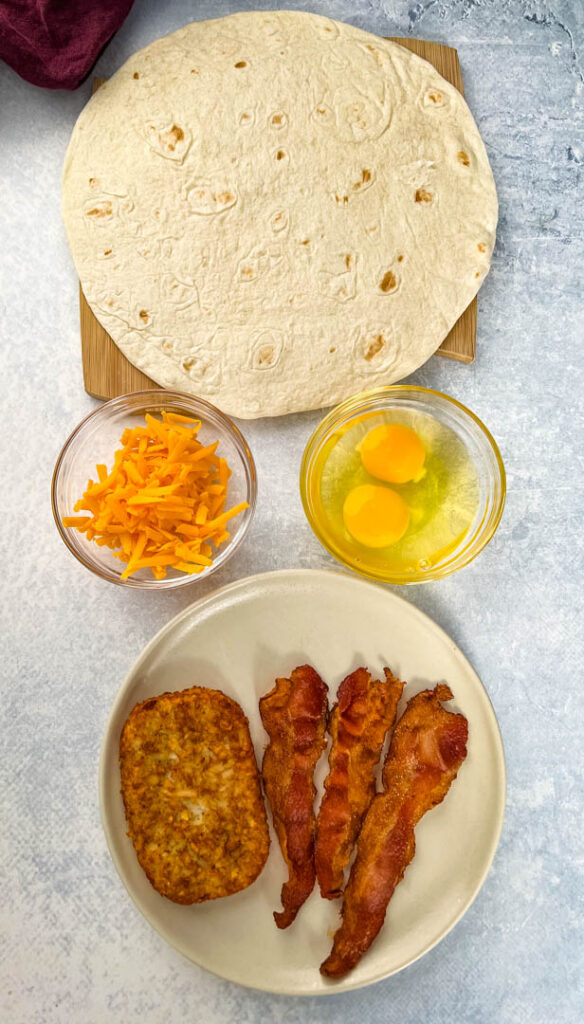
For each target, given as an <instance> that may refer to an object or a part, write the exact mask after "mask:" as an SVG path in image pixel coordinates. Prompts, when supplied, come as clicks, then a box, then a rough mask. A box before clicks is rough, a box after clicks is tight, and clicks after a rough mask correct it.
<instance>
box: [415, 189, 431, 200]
mask: <svg viewBox="0 0 584 1024" xmlns="http://www.w3.org/2000/svg"><path fill="white" fill-rule="evenodd" d="M415 200H416V202H417V203H431V202H432V193H431V192H428V191H427V189H425V188H418V189H416V196H415Z"/></svg>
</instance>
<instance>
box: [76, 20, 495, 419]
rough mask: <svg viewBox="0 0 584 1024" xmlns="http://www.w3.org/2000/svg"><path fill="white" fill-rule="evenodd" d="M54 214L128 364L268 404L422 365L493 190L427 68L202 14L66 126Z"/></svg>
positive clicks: (329, 27)
mask: <svg viewBox="0 0 584 1024" xmlns="http://www.w3.org/2000/svg"><path fill="white" fill-rule="evenodd" d="M63 212H64V219H65V224H66V228H67V232H68V235H69V241H70V244H71V249H72V251H73V258H74V260H75V264H76V267H77V270H78V272H79V277H80V279H81V284H82V287H83V291H84V292H85V296H86V298H87V300H88V302H89V304H90V306H91V308H92V309H93V311H94V313H95V315H96V316H97V318H98V319H99V320H100V321H101V323H102V324H103V325H104V327H105V328H106V330H107V331H108V332H109V334H110V335H111V336H112V338H113V339H114V341H115V342H116V344H117V345H118V346H119V348H120V349H121V350H122V352H124V354H125V355H126V356H127V357H128V359H129V360H130V361H131V362H132V363H133V364H134V365H135V366H137V367H139V368H140V369H141V370H143V371H144V372H145V373H147V374H149V375H150V376H151V377H153V378H154V380H156V381H158V382H159V383H160V384H162V385H164V386H166V387H172V388H178V389H181V390H183V391H189V392H192V393H194V394H197V395H200V396H202V397H204V398H208V399H210V400H211V401H212V402H214V403H215V404H216V405H218V406H220V407H221V408H222V409H223V410H225V411H226V412H228V413H231V414H233V415H236V416H242V417H256V416H267V415H278V414H281V413H287V412H294V411H299V410H302V409H312V408H318V407H321V406H324V405H330V404H332V403H334V402H337V401H340V400H341V399H343V398H345V397H347V396H348V395H350V394H352V393H353V392H355V391H358V390H361V389H363V388H369V387H374V386H376V385H379V384H382V383H387V384H388V383H391V382H392V381H395V380H398V379H400V378H401V377H404V376H406V375H407V374H408V373H411V372H412V371H413V370H415V369H416V367H418V366H420V365H421V364H422V363H423V362H425V360H426V359H428V357H429V356H430V355H431V354H432V353H433V352H434V351H435V350H436V348H437V347H438V346H439V345H440V343H441V342H442V340H443V339H444V337H445V336H446V334H447V333H448V331H449V330H450V328H451V327H452V326H453V324H454V323H455V322H456V320H457V319H458V317H459V316H460V315H461V313H462V312H463V310H464V309H465V308H466V306H467V305H468V304H469V302H470V301H471V299H472V298H473V296H474V295H475V294H476V292H477V290H478V288H479V287H480V285H481V283H482V281H483V279H484V277H485V275H486V273H487V270H488V267H489V260H490V256H491V252H492V248H493V244H494V236H495V227H496V222H497V198H496V192H495V186H494V182H493V176H492V174H491V169H490V167H489V163H488V160H487V156H486V153H485V149H484V146H483V143H482V141H481V138H480V136H479V132H478V129H477V127H476V124H475V122H474V120H473V118H472V115H471V114H470V111H469V109H468V107H467V105H466V103H465V102H464V100H463V98H462V96H461V95H460V93H459V92H458V91H457V90H456V89H455V88H454V87H453V86H451V85H449V84H448V83H447V82H446V81H445V80H444V79H443V78H441V77H440V75H438V73H437V72H436V71H435V70H434V68H433V67H432V66H431V65H430V64H428V63H427V62H426V61H424V60H421V59H420V58H419V57H416V56H414V55H413V54H411V53H409V52H408V51H407V50H405V49H403V48H402V47H400V46H397V45H395V44H393V43H389V42H386V41H384V40H382V39H378V38H377V37H376V36H372V35H370V34H368V33H366V32H362V31H360V30H359V29H356V28H353V27H352V26H350V25H343V24H340V23H338V22H335V21H330V20H329V19H326V18H321V17H317V16H316V15H312V14H300V13H292V12H289V11H280V12H269V13H259V12H258V13H247V14H235V15H231V16H230V17H227V18H222V19H218V20H216V21H204V22H195V23H194V24H191V25H187V26H186V27H185V28H183V29H181V30H180V31H178V32H175V33H174V34H173V35H170V36H167V37H166V38H164V39H159V40H158V41H157V42H155V43H152V44H151V45H150V46H147V47H146V48H145V49H144V50H141V51H140V52H139V53H137V54H135V56H134V57H132V58H131V59H130V60H129V61H128V62H127V63H126V64H124V66H123V67H122V68H121V69H120V70H119V71H118V72H117V74H116V75H114V76H113V78H112V79H111V80H110V81H109V82H107V84H105V85H104V86H102V88H101V89H100V90H99V91H98V92H97V93H96V95H95V96H94V97H93V99H92V100H91V101H90V103H89V104H88V105H87V107H86V108H85V109H84V110H83V112H82V114H81V116H80V117H79V120H78V122H77V124H76V126H75V129H74V131H73V136H72V138H71V142H70V145H69V150H68V153H67V158H66V161H65V169H64V177H63Z"/></svg>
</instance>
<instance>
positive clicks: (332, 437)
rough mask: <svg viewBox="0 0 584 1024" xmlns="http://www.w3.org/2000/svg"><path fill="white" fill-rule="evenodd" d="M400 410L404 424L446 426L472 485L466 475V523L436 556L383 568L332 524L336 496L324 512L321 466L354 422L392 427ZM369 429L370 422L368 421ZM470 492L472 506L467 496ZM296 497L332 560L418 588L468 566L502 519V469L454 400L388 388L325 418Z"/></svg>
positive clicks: (485, 436)
mask: <svg viewBox="0 0 584 1024" xmlns="http://www.w3.org/2000/svg"><path fill="white" fill-rule="evenodd" d="M404 413H405V421H406V422H407V421H408V419H409V420H410V421H411V422H413V423H416V422H420V423H422V422H426V421H425V420H424V417H430V420H431V421H435V422H434V424H433V425H434V427H435V429H436V430H440V431H442V432H443V434H444V431H443V428H449V430H450V431H452V432H453V433H454V435H455V439H457V440H453V443H456V444H457V449H458V450H459V451H460V452H462V453H463V455H464V459H465V460H466V461H467V463H468V465H469V466H470V465H471V463H472V467H474V474H475V475H476V481H475V479H474V478H473V481H472V483H473V488H474V490H473V506H472V510H471V512H470V513H469V517H470V518H469V525H468V527H467V528H466V529H465V530H464V531H463V535H462V536H460V537H458V538H457V540H456V542H453V543H452V544H450V545H449V546H447V548H446V549H444V550H442V551H439V552H438V554H437V556H436V557H432V558H423V559H420V561H419V563H416V564H415V565H408V566H407V568H399V567H396V565H389V564H383V555H382V554H381V555H379V556H376V558H373V557H372V556H371V557H370V556H369V554H368V550H365V551H364V550H363V548H362V547H361V545H359V544H357V543H356V542H355V541H354V540H353V539H352V538H351V536H350V534H349V533H348V531H347V530H346V528H344V527H342V526H341V528H338V522H337V529H336V530H335V529H334V522H335V520H334V515H336V519H337V521H338V520H339V515H340V514H339V512H338V508H339V507H341V506H340V501H341V498H339V499H338V500H337V506H335V507H336V508H337V511H336V513H334V514H333V513H331V510H330V506H329V507H328V508H327V507H325V504H324V503H323V500H322V491H323V489H324V486H321V484H322V471H323V468H324V466H325V461H326V460H328V459H329V458H330V453H331V452H332V451H333V450H334V448H335V446H336V445H337V444H338V443H339V442H340V441H341V440H342V438H343V437H344V436H345V434H347V432H348V431H349V430H350V429H351V428H352V427H354V426H356V425H357V423H358V422H359V421H361V420H366V419H368V418H371V419H372V420H373V421H374V420H375V418H376V417H377V418H378V417H379V415H380V414H386V415H387V418H388V420H389V421H391V420H392V419H393V420H394V421H396V420H397V421H398V422H399V421H400V420H399V416H400V415H403V414H404ZM427 422H429V423H430V421H427ZM371 425H372V426H374V425H376V424H375V422H372V424H371ZM430 425H431V426H432V424H431V423H430ZM444 436H450V434H444ZM458 442H460V444H458ZM460 445H463V446H464V448H461V447H460ZM353 450H354V449H353ZM372 482H377V483H379V482H380V481H373V480H372ZM392 486H394V485H392ZM409 486H411V487H413V486H415V485H414V484H411V485H409ZM342 493H344V492H342ZM477 493H478V500H476V508H475V504H474V496H475V495H476V494H477ZM300 494H301V497H302V504H303V506H304V511H305V513H306V517H307V519H308V522H309V523H310V526H311V527H312V529H313V531H314V533H315V534H316V536H317V537H318V539H319V541H320V542H321V544H323V545H324V547H325V548H327V550H328V551H330V553H331V554H332V555H333V556H334V557H335V558H336V559H337V561H339V562H341V563H342V564H343V565H346V566H348V567H349V568H350V569H353V570H354V571H356V572H358V573H361V575H364V576H369V577H370V578H372V579H377V580H381V581H383V582H384V583H400V584H406V583H422V582H426V581H427V580H436V579H441V578H442V577H443V576H448V575H450V573H453V572H456V571H457V570H458V569H461V568H462V567H463V566H464V565H468V563H469V562H472V560H473V559H474V558H476V556H477V555H478V554H479V553H480V552H481V551H482V550H483V548H484V547H485V546H486V545H487V544H488V543H489V541H490V540H491V538H492V537H493V535H494V533H495V530H496V529H497V527H498V525H499V522H500V520H501V516H502V514H503V507H504V504H505V468H504V466H503V460H502V459H501V455H500V453H499V449H498V447H497V445H496V443H495V441H494V439H493V438H492V436H491V434H490V433H489V431H488V430H487V428H486V427H485V425H484V424H483V423H481V421H480V420H479V419H478V417H477V416H475V415H474V413H472V412H471V411H470V409H467V408H466V407H465V406H464V405H461V403H460V402H457V401H456V400H455V399H454V398H450V397H449V396H448V395H444V394H441V393H440V392H438V391H432V390H431V389H430V388H422V387H413V386H410V385H393V386H388V387H380V388H376V389H375V390H373V391H365V392H361V393H360V394H357V395H354V396H353V397H352V398H349V399H347V401H345V402H343V403H342V404H341V405H338V406H337V407H336V408H335V409H333V410H332V412H330V413H329V414H328V415H327V416H325V418H324V419H323V420H322V422H321V423H320V424H319V426H318V427H317V428H316V430H315V431H314V433H313V434H312V437H311V438H310V440H309V441H308V444H307V445H306V449H305V451H304V455H303V457H302V463H301V467H300ZM473 510H474V511H473ZM341 522H342V520H341ZM343 531H344V533H343ZM373 563H375V564H373Z"/></svg>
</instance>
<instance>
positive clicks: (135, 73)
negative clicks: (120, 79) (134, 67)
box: [132, 71, 140, 78]
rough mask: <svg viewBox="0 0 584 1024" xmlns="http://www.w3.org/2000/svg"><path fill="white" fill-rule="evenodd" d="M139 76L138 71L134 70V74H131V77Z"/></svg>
mask: <svg viewBox="0 0 584 1024" xmlns="http://www.w3.org/2000/svg"><path fill="white" fill-rule="evenodd" d="M139 77H140V75H139V74H138V72H137V71H134V74H133V75H132V78H139Z"/></svg>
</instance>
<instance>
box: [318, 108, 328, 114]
mask: <svg viewBox="0 0 584 1024" xmlns="http://www.w3.org/2000/svg"><path fill="white" fill-rule="evenodd" d="M316 113H317V114H326V110H325V109H324V107H317V108H316Z"/></svg>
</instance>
